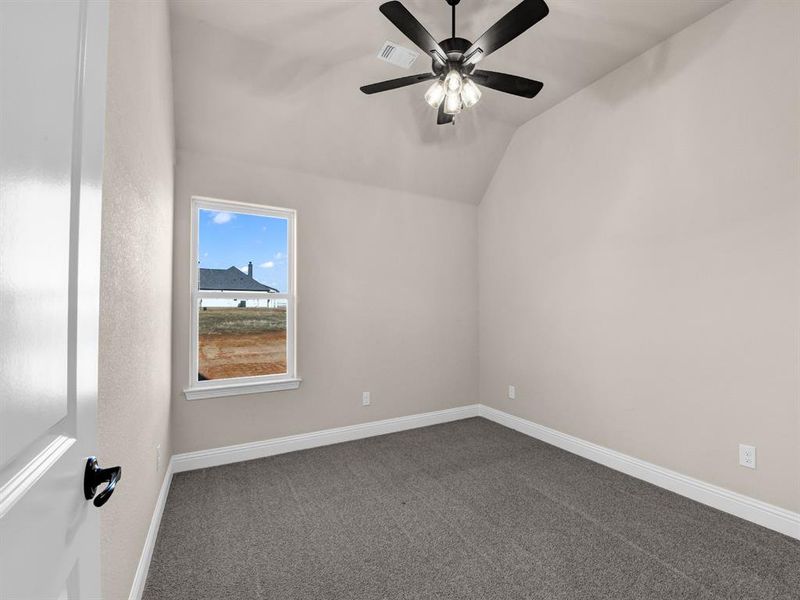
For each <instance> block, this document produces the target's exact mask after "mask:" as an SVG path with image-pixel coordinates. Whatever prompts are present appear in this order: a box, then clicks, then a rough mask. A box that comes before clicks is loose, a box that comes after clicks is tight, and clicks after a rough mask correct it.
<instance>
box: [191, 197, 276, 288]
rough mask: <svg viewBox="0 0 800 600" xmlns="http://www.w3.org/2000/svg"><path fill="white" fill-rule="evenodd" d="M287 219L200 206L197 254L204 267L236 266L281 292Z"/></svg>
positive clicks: (225, 267)
mask: <svg viewBox="0 0 800 600" xmlns="http://www.w3.org/2000/svg"><path fill="white" fill-rule="evenodd" d="M287 227H288V225H287V221H286V220H285V219H279V218H276V217H264V216H260V215H248V214H243V213H234V212H221V211H216V210H206V209H200V218H199V234H200V242H199V248H198V257H199V260H200V266H201V267H203V268H206V269H227V268H228V267H238V268H240V269H241V270H242V271H244V272H245V273H246V272H247V263H248V261H253V278H254V279H256V281H260V282H261V283H264V284H266V285H268V286H271V287H274V288H277V289H278V290H279V291H281V292H285V291H286V288H287V287H288V284H287V280H288V277H287V273H288V270H287V269H288V261H287V256H286V252H287V232H288V230H287Z"/></svg>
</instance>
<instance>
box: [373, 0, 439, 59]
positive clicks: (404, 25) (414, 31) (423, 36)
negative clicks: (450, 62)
mask: <svg viewBox="0 0 800 600" xmlns="http://www.w3.org/2000/svg"><path fill="white" fill-rule="evenodd" d="M380 11H381V12H382V13H383V14H384V16H385V17H386V18H387V19H389V20H390V21H391V22H392V23H393V24H394V26H395V27H397V28H398V29H399V30H400V31H402V32H403V33H404V34H405V36H406V37H407V38H408V39H410V40H411V41H412V42H414V43H415V44H416V45H417V46H419V47H420V48H422V49H423V50H424V51H425V52H426V53H427V54H428V56H434V57H436V58H438V60H439V62H440V63H441V64H444V63H445V62H446V61H447V55H446V54H445V53H444V50H442V47H441V46H439V44H437V43H436V40H435V39H433V37H432V36H431V34H430V33H428V30H427V29H425V28H424V27H423V26H422V24H421V23H420V22H419V21H417V20H416V19H415V18H414V15H412V14H411V13H410V12H408V9H407V8H406V7H405V6H403V5H402V4H400V3H399V2H397V1H396V0H395V1H394V2H386V3H384V4H381V7H380Z"/></svg>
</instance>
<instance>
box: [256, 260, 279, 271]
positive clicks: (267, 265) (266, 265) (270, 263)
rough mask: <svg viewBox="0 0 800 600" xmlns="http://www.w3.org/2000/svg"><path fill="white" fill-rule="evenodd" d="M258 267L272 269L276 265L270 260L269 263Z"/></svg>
mask: <svg viewBox="0 0 800 600" xmlns="http://www.w3.org/2000/svg"><path fill="white" fill-rule="evenodd" d="M258 266H259V267H261V268H262V269H271V268H272V267H274V266H275V263H274V262H272V261H271V260H268V261H267V262H263V263H261V264H260V265H258Z"/></svg>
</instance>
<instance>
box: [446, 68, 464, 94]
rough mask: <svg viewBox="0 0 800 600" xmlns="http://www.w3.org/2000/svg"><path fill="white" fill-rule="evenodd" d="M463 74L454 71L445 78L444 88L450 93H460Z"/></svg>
mask: <svg viewBox="0 0 800 600" xmlns="http://www.w3.org/2000/svg"><path fill="white" fill-rule="evenodd" d="M462 83H463V81H462V79H461V73H459V72H458V71H456V70H455V69H453V70H452V71H450V72H449V73H448V74H447V77H445V78H444V86H445V87H446V88H447V92H448V93H458V92H460V91H461V84H462Z"/></svg>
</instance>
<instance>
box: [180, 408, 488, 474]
mask: <svg viewBox="0 0 800 600" xmlns="http://www.w3.org/2000/svg"><path fill="white" fill-rule="evenodd" d="M478 411H479V405H477V404H472V405H469V406H460V407H458V408H448V409H446V410H438V411H436V412H429V413H422V414H419V415H409V416H407V417H397V418H396V419H386V420H384V421H372V422H370V423H360V424H358V425H348V426H346V427H337V428H335V429H324V430H322V431H313V432H311V433H301V434H299V435H290V436H287V437H281V438H274V439H271V440H265V441H261V442H250V443H248V444H237V445H235V446H225V447H222V448H212V449H211V450H199V451H197V452H186V453H184V454H176V455H174V456H173V457H172V466H173V469H174V472H175V473H180V472H182V471H191V470H194V469H205V468H206V467H217V466H219V465H227V464H230V463H235V462H241V461H243V460H253V459H254V458H264V457H266V456H274V455H276V454H284V453H286V452H294V451H296V450H306V449H308V448H316V447H318V446H328V445H330V444H338V443H341V442H350V441H353V440H360V439H362V438H368V437H373V436H376V435H384V434H387V433H396V432H398V431H405V430H407V429H416V428H417V427H427V426H428V425H438V424H439V423H448V422H450V421H459V420H461V419H467V418H469V417H477V416H478Z"/></svg>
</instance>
